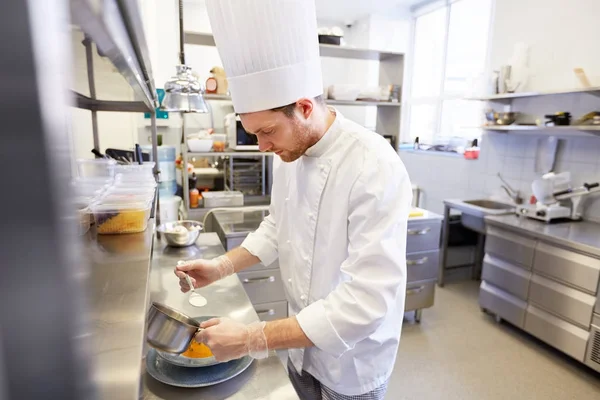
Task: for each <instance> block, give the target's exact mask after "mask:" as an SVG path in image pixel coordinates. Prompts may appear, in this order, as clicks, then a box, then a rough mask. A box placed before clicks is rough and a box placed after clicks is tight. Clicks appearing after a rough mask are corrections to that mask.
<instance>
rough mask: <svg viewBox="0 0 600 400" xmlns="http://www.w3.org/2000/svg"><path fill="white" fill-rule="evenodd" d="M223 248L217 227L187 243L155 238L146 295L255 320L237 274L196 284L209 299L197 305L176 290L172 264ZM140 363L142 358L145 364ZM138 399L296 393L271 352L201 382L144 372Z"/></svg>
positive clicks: (245, 399) (196, 312)
mask: <svg viewBox="0 0 600 400" xmlns="http://www.w3.org/2000/svg"><path fill="white" fill-rule="evenodd" d="M224 252H225V250H224V249H223V246H222V245H221V242H220V240H219V237H218V236H217V234H216V233H203V234H201V235H200V237H199V238H198V241H197V242H196V245H194V246H190V247H187V248H179V249H178V248H171V247H166V246H165V245H164V243H163V242H161V241H159V240H158V239H157V240H156V241H155V244H154V260H153V262H152V271H151V274H150V297H151V300H152V301H156V302H160V303H163V304H166V305H168V306H170V307H174V308H176V309H178V310H181V311H182V312H184V313H186V314H188V315H189V316H191V317H199V316H205V315H207V316H225V317H229V318H232V319H235V320H237V321H240V322H244V323H247V324H248V323H251V322H255V321H258V316H257V315H256V312H255V311H254V308H253V307H252V304H251V303H250V300H249V299H248V296H247V295H246V292H245V291H244V288H243V287H242V284H241V283H240V281H239V279H238V277H237V275H232V276H230V277H228V278H225V279H223V280H221V281H218V282H215V283H214V284H212V285H210V286H207V287H205V288H202V289H200V290H199V292H200V293H202V295H204V296H205V297H206V298H207V299H208V304H207V305H206V306H204V307H201V308H196V307H193V306H191V305H190V304H189V303H188V300H187V295H186V294H183V293H181V291H180V290H179V284H178V282H177V278H176V277H175V275H174V273H173V268H174V267H175V265H176V264H177V261H179V260H189V259H193V258H213V257H216V256H219V255H221V254H223V253H224ZM144 365H145V364H144ZM142 398H143V399H148V400H149V399H152V400H154V399H168V400H173V399H203V400H209V399H219V400H220V399H239V400H250V399H273V400H287V399H298V396H297V395H296V392H295V391H294V388H293V387H292V384H291V383H290V381H289V379H288V376H287V371H286V370H285V368H284V367H283V365H282V364H281V362H280V361H279V359H278V358H277V356H276V355H275V353H272V355H271V357H269V358H267V359H265V360H256V361H255V362H254V363H253V365H252V366H251V367H250V368H249V369H248V370H246V371H245V372H244V373H242V374H240V375H239V376H237V377H235V378H233V379H231V380H229V381H227V382H224V383H221V384H218V385H215V386H210V387H206V388H198V389H185V388H177V387H172V386H169V385H165V384H163V383H160V382H158V381H156V380H155V379H154V378H152V377H151V376H149V375H148V374H145V375H144V389H143V397H142Z"/></svg>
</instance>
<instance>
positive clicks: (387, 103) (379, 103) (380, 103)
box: [325, 99, 401, 108]
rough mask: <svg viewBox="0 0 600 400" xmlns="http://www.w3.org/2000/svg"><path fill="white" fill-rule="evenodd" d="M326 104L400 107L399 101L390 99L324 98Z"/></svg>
mask: <svg viewBox="0 0 600 400" xmlns="http://www.w3.org/2000/svg"><path fill="white" fill-rule="evenodd" d="M325 102H326V103H327V104H331V105H336V106H376V107H398V108H400V107H401V104H400V103H392V102H391V101H376V100H355V101H350V100H333V99H327V100H325Z"/></svg>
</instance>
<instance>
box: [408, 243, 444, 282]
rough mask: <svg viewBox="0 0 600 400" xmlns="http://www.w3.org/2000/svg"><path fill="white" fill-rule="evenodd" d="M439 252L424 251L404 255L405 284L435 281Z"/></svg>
mask: <svg viewBox="0 0 600 400" xmlns="http://www.w3.org/2000/svg"><path fill="white" fill-rule="evenodd" d="M439 259H440V251H439V250H433V251H424V252H420V253H408V254H407V255H406V272H407V278H406V279H407V282H418V281H425V280H431V279H436V277H437V270H438V264H439Z"/></svg>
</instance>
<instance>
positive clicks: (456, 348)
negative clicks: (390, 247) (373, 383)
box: [386, 281, 600, 400]
mask: <svg viewBox="0 0 600 400" xmlns="http://www.w3.org/2000/svg"><path fill="white" fill-rule="evenodd" d="M478 288H479V286H478V283H477V282H474V281H467V282H460V283H450V284H447V285H446V286H445V287H444V288H443V289H440V288H436V290H437V292H436V299H435V305H434V307H432V308H430V309H427V310H424V311H423V317H422V321H421V324H420V325H419V324H413V323H412V322H410V321H408V320H407V321H405V324H404V328H403V332H402V339H401V341H400V350H399V352H398V359H397V361H396V366H395V368H394V372H393V374H392V377H391V380H390V384H389V387H388V393H387V396H386V400H404V399H406V400H417V399H418V400H429V399H436V400H437V399H440V400H454V399H456V400H458V399H460V400H471V399H473V400H488V399H490V400H491V399H502V400H534V399H540V400H555V399H556V400H567V399H577V400H587V399H590V400H591V399H596V400H599V399H600V374H597V373H595V372H593V371H592V370H591V369H589V368H587V367H585V366H582V365H581V364H579V363H577V362H575V361H573V360H572V359H569V358H568V357H566V356H564V355H562V353H559V352H557V351H556V350H554V349H552V348H550V347H549V346H546V345H545V344H543V343H542V342H540V341H538V340H536V339H535V338H533V337H531V336H529V335H527V334H526V333H524V332H522V331H520V330H518V329H516V328H514V327H511V326H510V325H508V324H507V323H502V324H496V322H495V321H494V319H493V318H492V317H490V316H488V315H486V314H483V313H482V312H481V311H480V309H479V306H478V304H477V295H478V290H479V289H478ZM407 315H408V314H407Z"/></svg>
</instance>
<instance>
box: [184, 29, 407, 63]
mask: <svg viewBox="0 0 600 400" xmlns="http://www.w3.org/2000/svg"><path fill="white" fill-rule="evenodd" d="M184 41H185V43H186V44H194V45H199V46H215V39H214V37H213V35H211V34H210V33H200V32H185V37H184ZM319 51H320V53H321V56H322V57H335V58H352V59H356V60H374V61H382V60H387V59H390V58H403V57H404V54H403V53H397V52H393V51H379V50H372V49H357V48H354V47H344V46H335V45H331V44H320V45H319Z"/></svg>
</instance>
